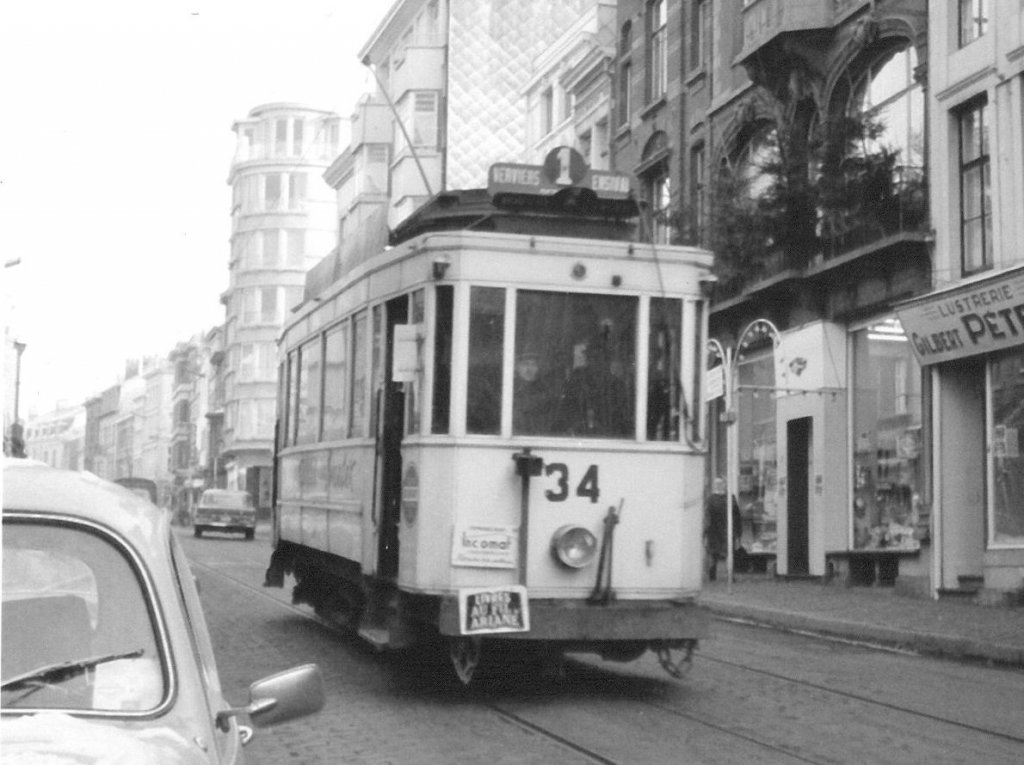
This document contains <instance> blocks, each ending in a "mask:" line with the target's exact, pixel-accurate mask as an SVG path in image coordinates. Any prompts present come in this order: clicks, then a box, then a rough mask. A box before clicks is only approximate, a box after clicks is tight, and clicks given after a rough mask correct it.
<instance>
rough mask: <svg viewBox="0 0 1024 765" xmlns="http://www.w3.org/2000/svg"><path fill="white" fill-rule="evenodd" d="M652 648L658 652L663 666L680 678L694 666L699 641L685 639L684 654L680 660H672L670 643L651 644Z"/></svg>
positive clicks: (672, 674) (669, 672)
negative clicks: (694, 655)
mask: <svg viewBox="0 0 1024 765" xmlns="http://www.w3.org/2000/svg"><path fill="white" fill-rule="evenodd" d="M651 648H652V649H653V650H654V652H655V653H656V654H657V656H658V663H659V664H660V665H661V668H662V669H663V670H665V671H666V672H667V673H668V674H670V675H671V676H672V677H674V678H675V679H676V680H678V679H679V678H681V677H682V676H683V675H685V674H686V673H687V672H689V671H690V668H691V667H692V666H693V652H694V650H695V649H696V648H697V641H696V640H684V641H683V645H682V647H681V648H682V652H683V655H682V656H680V657H679V660H678V661H673V660H672V646H671V645H670V644H668V643H663V644H661V645H657V646H651Z"/></svg>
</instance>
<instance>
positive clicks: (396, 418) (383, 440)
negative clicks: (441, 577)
mask: <svg viewBox="0 0 1024 765" xmlns="http://www.w3.org/2000/svg"><path fill="white" fill-rule="evenodd" d="M386 314H387V320H386V321H387V326H386V331H385V333H384V337H385V338H386V340H385V347H384V380H383V383H382V387H381V389H380V391H378V392H377V394H376V395H377V396H378V397H379V399H378V400H377V401H375V402H374V403H375V405H376V406H377V407H378V408H379V409H378V411H379V413H380V415H379V420H378V423H379V424H378V432H377V446H378V448H377V453H378V459H379V460H380V464H379V470H380V508H381V514H380V526H379V527H378V534H379V536H378V538H377V574H378V575H379V576H380V577H381V578H384V579H393V578H394V577H395V576H397V575H398V524H399V522H400V520H401V500H402V436H403V435H404V433H405V392H404V388H403V385H404V384H403V383H400V382H394V381H393V380H392V379H391V377H392V370H393V365H394V360H393V356H394V345H395V325H396V324H405V323H406V322H407V320H408V316H409V299H408V296H405V295H403V296H402V297H398V298H395V299H393V300H389V301H388V303H387V306H386Z"/></svg>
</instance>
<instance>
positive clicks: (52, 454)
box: [24, 406, 85, 470]
mask: <svg viewBox="0 0 1024 765" xmlns="http://www.w3.org/2000/svg"><path fill="white" fill-rule="evenodd" d="M24 437H25V456H26V457H29V458H30V459H34V460H39V461H40V462H45V463H46V464H47V465H50V466H51V467H55V468H64V469H66V470H81V469H82V459H83V447H84V444H85V407H84V406H71V407H59V408H57V409H54V410H53V411H52V412H47V413H46V414H43V415H39V416H37V417H32V418H30V419H29V420H28V422H27V423H26V424H25V431H24Z"/></svg>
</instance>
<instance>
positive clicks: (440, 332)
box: [431, 284, 455, 433]
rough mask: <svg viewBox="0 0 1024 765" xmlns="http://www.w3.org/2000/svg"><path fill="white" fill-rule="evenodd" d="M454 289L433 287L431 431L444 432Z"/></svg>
mask: <svg viewBox="0 0 1024 765" xmlns="http://www.w3.org/2000/svg"><path fill="white" fill-rule="evenodd" d="M454 298H455V291H454V289H453V288H452V287H451V286H450V285H447V284H444V285H440V286H439V287H438V288H437V293H436V300H437V305H436V306H435V310H434V400H433V402H431V432H432V433H447V432H448V415H449V413H450V412H451V387H452V310H453V303H454Z"/></svg>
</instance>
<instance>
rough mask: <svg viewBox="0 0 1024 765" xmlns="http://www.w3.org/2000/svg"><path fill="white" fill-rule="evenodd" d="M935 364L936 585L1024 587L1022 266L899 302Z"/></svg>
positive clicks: (928, 361)
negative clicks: (1021, 436)
mask: <svg viewBox="0 0 1024 765" xmlns="http://www.w3.org/2000/svg"><path fill="white" fill-rule="evenodd" d="M897 313H898V315H899V318H900V321H901V322H902V324H903V326H904V328H905V330H906V333H907V337H908V339H909V341H910V345H911V348H912V350H913V352H914V355H915V356H916V358H917V361H918V363H919V364H920V365H921V367H922V368H924V369H926V370H930V372H931V375H932V389H933V392H934V393H933V397H934V423H935V439H934V440H935V458H934V465H935V471H934V473H935V479H934V494H935V498H934V502H933V508H932V522H931V531H932V534H933V536H934V541H935V548H936V550H937V551H938V554H937V556H936V559H935V561H934V563H933V572H932V574H933V578H934V582H935V587H936V589H938V590H939V591H940V592H941V591H944V590H952V591H965V590H968V591H969V590H971V589H975V588H978V587H983V588H984V590H986V591H992V592H994V593H1017V594H1019V593H1020V592H1021V591H1022V589H1024V457H1022V454H1021V443H1020V433H1021V428H1022V427H1024V267H1018V268H1013V269H1009V270H1007V271H1003V272H1001V273H1000V274H997V275H994V276H991V277H989V278H986V279H983V280H978V281H974V282H972V283H970V284H967V285H960V286H957V287H955V288H951V289H947V290H942V291H939V292H934V293H932V294H930V295H927V296H925V297H922V298H918V299H916V300H912V301H908V302H907V303H905V304H903V305H901V306H899V307H898V308H897Z"/></svg>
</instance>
